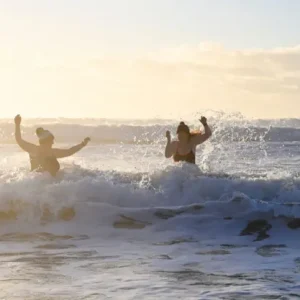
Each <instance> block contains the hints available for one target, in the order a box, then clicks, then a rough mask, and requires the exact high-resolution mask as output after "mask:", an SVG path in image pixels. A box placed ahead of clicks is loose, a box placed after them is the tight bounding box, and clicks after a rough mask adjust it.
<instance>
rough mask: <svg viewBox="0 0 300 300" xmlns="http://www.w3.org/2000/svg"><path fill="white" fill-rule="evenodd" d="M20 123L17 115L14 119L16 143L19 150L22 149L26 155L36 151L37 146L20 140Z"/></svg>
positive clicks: (19, 117) (20, 119) (20, 120)
mask: <svg viewBox="0 0 300 300" xmlns="http://www.w3.org/2000/svg"><path fill="white" fill-rule="evenodd" d="M21 122H22V118H21V116H20V115H17V116H16V117H15V138H16V142H17V144H18V145H19V146H20V148H21V149H23V150H24V151H26V152H28V153H33V152H35V151H36V150H37V146H36V145H34V144H31V143H29V142H26V141H24V140H23V139H22V135H21Z"/></svg>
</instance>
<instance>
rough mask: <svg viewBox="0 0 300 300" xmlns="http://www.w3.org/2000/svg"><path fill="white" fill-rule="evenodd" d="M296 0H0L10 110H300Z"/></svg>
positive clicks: (61, 113)
mask: <svg viewBox="0 0 300 300" xmlns="http://www.w3.org/2000/svg"><path fill="white" fill-rule="evenodd" d="M299 11H300V1H298V0H281V1H274V0H264V1H261V0H251V1H241V0H127V1H125V0H110V1H107V0H26V1H23V0H9V1H7V0H0V41H1V47H0V80H1V82H2V84H1V85H0V99H1V102H2V103H4V105H2V108H1V111H0V117H5V118H6V117H11V116H14V115H15V114H16V113H21V114H22V115H24V117H99V118H100V117H101V118H103V117H105V118H154V117H160V118H169V117H180V116H182V115H186V114H198V113H202V112H203V113H205V111H207V110H215V111H225V112H228V113H230V112H234V111H236V112H240V113H242V114H243V115H245V116H247V117H251V118H280V117H299V116H300V101H299V99H300V90H299V86H300V38H299V36H300V34H299V33H300V32H299V31H300V29H299V28H300V18H299Z"/></svg>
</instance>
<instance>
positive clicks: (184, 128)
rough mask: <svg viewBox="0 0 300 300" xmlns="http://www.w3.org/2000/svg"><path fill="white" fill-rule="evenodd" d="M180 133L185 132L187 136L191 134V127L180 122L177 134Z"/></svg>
mask: <svg viewBox="0 0 300 300" xmlns="http://www.w3.org/2000/svg"><path fill="white" fill-rule="evenodd" d="M179 132H185V133H187V134H191V132H190V128H189V126H187V125H186V124H185V123H184V122H180V123H179V125H178V127H177V131H176V133H177V134H178V133H179Z"/></svg>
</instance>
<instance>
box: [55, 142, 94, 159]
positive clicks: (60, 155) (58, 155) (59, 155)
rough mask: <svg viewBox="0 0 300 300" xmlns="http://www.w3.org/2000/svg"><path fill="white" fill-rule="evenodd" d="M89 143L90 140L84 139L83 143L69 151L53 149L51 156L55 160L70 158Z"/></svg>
mask: <svg viewBox="0 0 300 300" xmlns="http://www.w3.org/2000/svg"><path fill="white" fill-rule="evenodd" d="M89 141H90V138H85V139H84V141H83V142H82V143H80V144H78V145H76V146H73V147H71V148H69V149H53V154H54V156H55V157H56V158H64V157H68V156H71V155H73V154H75V153H76V152H78V151H80V150H81V149H82V148H84V147H85V146H86V145H87V144H88V142H89Z"/></svg>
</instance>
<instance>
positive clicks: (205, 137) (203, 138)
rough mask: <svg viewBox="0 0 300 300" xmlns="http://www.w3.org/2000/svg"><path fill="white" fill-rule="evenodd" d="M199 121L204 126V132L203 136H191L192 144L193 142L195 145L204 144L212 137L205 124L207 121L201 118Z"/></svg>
mask: <svg viewBox="0 0 300 300" xmlns="http://www.w3.org/2000/svg"><path fill="white" fill-rule="evenodd" d="M199 121H200V122H201V123H202V125H203V126H204V129H205V132H204V133H203V134H201V133H199V134H197V135H195V136H193V142H194V144H195V145H199V144H202V143H204V142H205V141H206V140H208V139H209V138H210V137H211V135H212V132H211V129H210V127H209V126H208V124H207V119H206V118H205V117H201V119H200V120H199Z"/></svg>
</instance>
